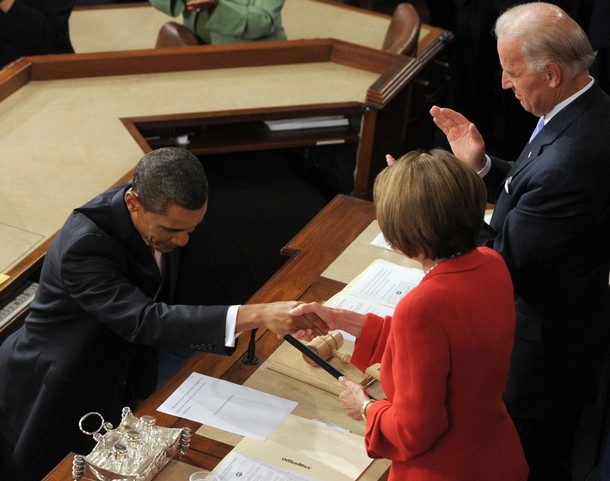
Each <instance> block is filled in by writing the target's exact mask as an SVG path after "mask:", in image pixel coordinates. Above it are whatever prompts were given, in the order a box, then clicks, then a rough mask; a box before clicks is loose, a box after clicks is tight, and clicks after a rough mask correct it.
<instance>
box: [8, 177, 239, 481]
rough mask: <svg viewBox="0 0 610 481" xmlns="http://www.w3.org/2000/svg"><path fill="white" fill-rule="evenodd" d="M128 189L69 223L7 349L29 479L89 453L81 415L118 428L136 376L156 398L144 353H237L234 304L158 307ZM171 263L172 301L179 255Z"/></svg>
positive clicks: (14, 431)
mask: <svg viewBox="0 0 610 481" xmlns="http://www.w3.org/2000/svg"><path fill="white" fill-rule="evenodd" d="M127 188H129V186H126V187H120V188H115V189H111V190H109V191H108V192H106V193H104V194H102V195H100V196H98V197H96V198H95V199H93V200H92V201H91V202H89V203H88V204H86V205H85V206H83V207H81V208H79V209H76V210H75V211H74V212H73V213H72V214H71V215H70V217H69V218H68V220H67V222H66V223H65V225H64V227H63V228H62V230H61V231H60V232H59V234H58V235H57V237H56V238H55V239H54V241H53V242H52V244H51V245H50V247H49V249H48V251H47V254H46V257H45V261H44V265H43V268H42V272H41V277H40V284H39V287H38V291H37V293H36V297H35V299H34V301H33V302H32V305H31V312H30V314H29V315H28V317H27V319H26V321H25V324H24V326H23V327H22V328H21V329H19V330H18V331H17V332H15V333H14V334H13V335H12V336H10V337H9V338H8V339H7V340H6V341H5V342H4V343H3V344H2V345H1V346H0V430H1V433H2V434H3V435H4V437H5V438H6V439H7V440H8V442H9V443H10V444H12V445H13V446H14V451H13V461H14V462H15V463H16V464H18V465H20V466H22V467H32V469H33V470H34V471H32V472H31V477H30V478H29V479H36V480H38V479H40V478H42V475H43V474H45V473H46V472H48V471H49V470H50V469H51V468H52V467H53V466H54V465H55V464H56V463H57V462H59V461H60V460H61V458H62V457H63V456H65V455H66V454H67V453H68V451H70V450H74V451H76V452H81V453H82V454H88V452H89V450H90V449H91V447H92V442H91V440H90V438H89V437H88V436H86V435H84V434H83V433H81V432H80V431H79V429H78V421H79V419H80V417H81V416H83V415H84V414H86V413H88V412H91V411H95V412H99V413H101V414H102V416H104V418H105V419H107V420H109V421H113V422H116V421H118V420H119V418H120V412H121V408H122V407H123V403H124V402H125V400H126V398H128V397H129V396H126V394H130V391H131V389H132V387H131V385H132V383H131V379H130V376H135V378H136V381H138V382H139V384H141V385H147V386H148V387H149V391H150V387H151V386H152V387H154V386H155V381H156V379H154V375H155V372H154V370H150V371H148V370H141V371H140V372H133V371H134V362H135V361H136V360H137V359H139V358H137V357H136V356H135V354H136V352H137V351H138V350H140V349H142V348H144V347H145V346H157V347H165V346H168V347H177V346H182V347H191V348H194V349H199V350H206V351H211V352H217V353H226V352H230V351H231V350H230V349H227V348H225V347H224V337H225V319H226V312H227V309H228V307H227V306H212V307H205V306H186V305H170V304H166V303H163V302H154V301H153V296H154V295H155V293H156V292H157V289H158V288H159V285H160V283H161V275H160V272H159V269H158V267H157V264H156V263H155V260H154V257H153V256H152V254H151V252H150V250H149V249H148V247H147V246H146V244H145V243H144V241H143V239H142V237H141V236H140V234H139V233H138V232H137V231H136V229H135V228H134V226H133V223H132V222H131V218H130V216H129V213H128V211H127V208H126V206H125V202H124V200H123V196H124V193H125V190H126V189H127ZM165 258H166V267H167V269H166V271H167V272H166V274H167V275H165V282H166V287H167V288H166V289H165V291H166V292H167V295H168V299H171V296H172V289H173V286H174V285H175V281H176V276H177V264H176V261H177V259H178V252H176V251H174V252H172V253H170V254H166V255H165ZM151 377H153V379H150V378H151ZM128 391H129V392H128ZM136 394H139V395H140V396H142V395H148V394H150V392H147V393H136ZM132 407H133V406H132ZM115 425H116V424H115ZM90 428H91V427H90V426H89V430H91V429H90ZM26 471H28V470H26Z"/></svg>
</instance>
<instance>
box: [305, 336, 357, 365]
mask: <svg viewBox="0 0 610 481" xmlns="http://www.w3.org/2000/svg"><path fill="white" fill-rule="evenodd" d="M306 346H307V347H308V348H309V349H311V350H312V351H313V352H315V353H316V354H317V355H318V356H320V357H321V358H322V359H324V360H325V361H328V360H329V359H331V358H332V357H336V358H337V359H339V360H340V361H341V362H342V363H343V364H347V363H349V361H350V359H351V358H352V355H351V354H350V353H348V352H341V351H339V348H340V347H341V346H343V335H342V334H341V332H340V331H331V332H329V333H328V334H326V335H325V336H318V337H316V338H315V339H313V340H312V341H310V342H308V343H307V344H306ZM303 359H305V362H306V363H307V364H310V365H312V366H316V367H318V365H317V364H316V363H315V362H314V361H312V360H311V359H309V358H308V357H307V356H305V355H303Z"/></svg>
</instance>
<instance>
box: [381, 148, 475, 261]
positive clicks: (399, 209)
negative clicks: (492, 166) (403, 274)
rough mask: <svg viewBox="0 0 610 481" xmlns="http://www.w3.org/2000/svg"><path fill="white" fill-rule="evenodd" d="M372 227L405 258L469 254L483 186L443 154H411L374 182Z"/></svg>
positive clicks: (463, 166)
mask: <svg viewBox="0 0 610 481" xmlns="http://www.w3.org/2000/svg"><path fill="white" fill-rule="evenodd" d="M373 197H374V201H375V207H376V211H377V221H378V222H379V227H380V228H381V232H383V234H384V236H385V238H386V240H387V241H388V242H389V243H390V244H391V245H392V246H393V247H394V248H396V249H398V250H400V251H401V252H403V253H404V254H405V255H407V256H409V257H417V256H418V255H424V256H425V257H428V258H430V259H441V258H447V257H452V256H455V255H458V254H461V253H464V252H467V251H469V250H472V249H474V247H475V241H476V238H477V235H478V233H479V231H480V230H481V227H482V225H483V216H484V213H485V201H486V190H485V184H484V183H483V181H482V180H481V179H480V177H479V176H478V175H477V173H476V172H474V171H473V170H472V169H471V168H469V167H468V166H466V165H464V164H463V163H462V162H460V161H459V160H458V159H457V158H456V157H455V156H454V155H453V154H452V153H450V152H448V151H446V150H443V149H434V150H431V151H412V152H409V153H407V154H405V155H404V156H402V157H401V158H400V159H398V161H397V162H396V163H395V164H394V165H392V166H389V167H387V168H385V169H384V170H383V171H382V172H381V173H380V174H379V175H378V176H377V179H376V180H375V185H374V191H373Z"/></svg>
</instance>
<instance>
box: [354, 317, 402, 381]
mask: <svg viewBox="0 0 610 481" xmlns="http://www.w3.org/2000/svg"><path fill="white" fill-rule="evenodd" d="M391 325H392V318H391V317H390V316H387V317H385V318H382V317H379V316H377V315H375V314H367V315H366V316H365V318H364V324H363V325H362V331H361V332H360V336H359V337H358V339H356V344H355V345H354V352H353V353H352V359H351V361H350V362H351V363H352V364H353V365H354V366H356V367H357V368H358V369H360V370H361V371H362V372H364V371H365V370H366V368H367V367H369V366H371V365H373V364H375V363H378V362H380V361H381V356H382V355H383V351H384V350H385V345H386V341H387V338H388V331H389V329H390V327H391Z"/></svg>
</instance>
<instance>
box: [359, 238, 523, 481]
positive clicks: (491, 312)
mask: <svg viewBox="0 0 610 481" xmlns="http://www.w3.org/2000/svg"><path fill="white" fill-rule="evenodd" d="M514 330H515V307H514V299H513V288H512V283H511V279H510V275H509V272H508V270H507V268H506V265H505V264H504V261H503V260H502V258H501V257H500V255H499V254H497V253H496V252H494V251H493V250H491V249H488V248H485V247H482V248H479V249H477V250H474V251H472V252H470V253H468V254H466V255H462V256H459V257H456V258H452V259H448V260H446V261H443V262H441V263H440V264H438V266H437V267H435V268H434V269H433V270H432V271H430V272H429V273H428V274H427V275H426V276H425V277H424V278H423V280H422V281H421V283H420V284H419V285H418V286H417V287H415V288H414V289H413V290H411V291H410V292H409V293H408V294H407V295H406V296H405V297H404V298H403V299H402V300H401V301H400V302H399V304H398V306H397V307H396V310H395V312H394V316H393V317H389V316H388V317H386V318H385V319H383V318H381V317H378V316H375V315H372V314H369V315H367V316H366V320H365V323H364V326H363V329H362V333H361V335H360V337H359V338H358V340H357V341H356V346H355V349H354V355H353V357H352V363H353V364H354V365H355V366H357V367H359V368H360V369H365V368H366V367H368V366H369V365H371V364H374V363H376V362H381V384H382V386H383V389H384V391H385V394H386V396H387V400H381V401H377V402H375V403H373V404H372V405H371V406H370V408H369V411H368V419H367V426H366V433H365V442H366V448H367V451H368V453H369V455H370V456H371V457H374V458H387V459H390V460H392V467H391V470H390V477H389V481H398V480H400V481H441V480H442V481H448V480H453V481H524V480H526V479H527V474H528V468H527V464H526V461H525V457H524V455H523V451H522V448H521V445H520V442H519V438H518V436H517V432H516V431H515V428H514V426H513V424H512V421H511V419H510V417H509V415H508V413H507V411H506V407H505V405H504V403H503V401H502V394H503V391H504V387H505V385H506V380H507V377H508V370H509V367H510V356H511V349H512V346H513V336H514Z"/></svg>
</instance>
